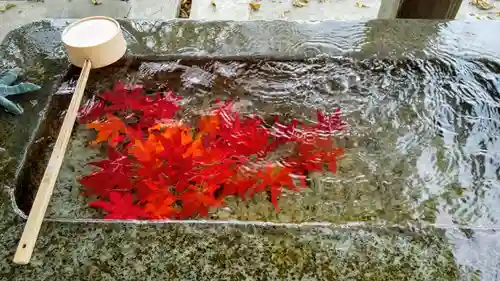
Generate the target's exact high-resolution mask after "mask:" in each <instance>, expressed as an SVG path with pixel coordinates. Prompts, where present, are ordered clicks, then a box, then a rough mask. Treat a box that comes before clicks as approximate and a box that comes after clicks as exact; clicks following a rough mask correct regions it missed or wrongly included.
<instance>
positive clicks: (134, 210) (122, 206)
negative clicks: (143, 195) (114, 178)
mask: <svg viewBox="0 0 500 281" xmlns="http://www.w3.org/2000/svg"><path fill="white" fill-rule="evenodd" d="M109 200H110V201H104V200H96V201H92V202H90V203H89V206H90V207H94V208H100V209H103V210H104V211H106V212H107V213H108V214H107V215H106V216H105V217H104V218H105V219H109V220H113V219H114V220H117V219H126V220H127V219H138V218H149V217H150V215H149V214H148V213H147V212H145V211H144V210H143V209H141V208H140V207H138V206H137V205H134V204H133V202H134V200H133V198H132V194H131V193H123V194H122V193H120V192H116V191H112V192H110V193H109Z"/></svg>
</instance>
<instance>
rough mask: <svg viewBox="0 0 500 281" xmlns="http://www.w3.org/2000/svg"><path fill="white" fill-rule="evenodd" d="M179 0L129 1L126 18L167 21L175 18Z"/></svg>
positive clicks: (177, 13)
mask: <svg viewBox="0 0 500 281" xmlns="http://www.w3.org/2000/svg"><path fill="white" fill-rule="evenodd" d="M180 3H181V1H180V0H161V1H158V0H134V1H130V5H131V9H130V13H129V14H128V16H127V17H128V18H131V19H149V20H160V19H163V20H168V19H174V18H177V17H178V15H179V9H180Z"/></svg>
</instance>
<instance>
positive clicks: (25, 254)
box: [14, 16, 127, 264]
mask: <svg viewBox="0 0 500 281" xmlns="http://www.w3.org/2000/svg"><path fill="white" fill-rule="evenodd" d="M62 42H63V44H64V46H65V47H66V50H67V52H68V58H69V61H70V62H71V63H72V64H73V65H75V66H78V67H81V68H82V71H81V73H80V77H79V78H78V82H77V84H76V88H75V92H74V93H73V97H72V98H71V103H70V104H69V107H68V110H67V112H66V116H65V117H64V121H63V124H62V127H61V130H60V131H59V135H58V137H57V141H56V144H55V146H54V149H53V150H52V154H51V155H50V159H49V163H48V164H47V167H46V168H45V172H44V174H43V178H42V181H41V182H40V186H39V187H38V191H37V193H36V197H35V200H34V202H33V206H32V208H31V211H30V214H29V217H28V221H27V223H26V225H25V227H24V231H23V234H22V236H21V239H20V241H19V244H18V247H17V250H16V253H15V255H14V263H17V264H27V263H29V261H30V259H31V255H32V253H33V249H34V247H35V243H36V240H37V238H38V233H39V232H40V227H41V225H42V222H43V219H44V217H45V212H46V210H47V206H48V205H49V201H50V198H51V196H52V192H53V190H54V185H55V183H56V180H57V177H58V175H59V170H60V169H61V165H62V162H63V159H64V155H65V153H66V148H67V146H68V142H69V139H70V137H71V131H72V129H73V126H74V124H75V120H76V117H77V114H78V108H79V106H80V103H81V101H82V97H83V93H84V90H85V85H86V84H87V79H88V77H89V73H90V69H93V68H100V67H105V66H108V65H110V64H112V63H114V62H116V61H118V60H119V59H120V58H121V57H122V56H123V55H124V54H125V52H126V50H127V44H126V42H125V39H124V38H123V33H122V30H121V27H120V24H119V23H118V22H117V21H116V20H114V19H111V18H108V17H100V16H98V17H88V18H83V19H80V20H78V21H76V22H74V23H72V24H70V25H69V26H68V27H66V28H65V29H64V31H63V33H62Z"/></svg>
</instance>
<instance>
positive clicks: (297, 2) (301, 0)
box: [292, 0, 309, 8]
mask: <svg viewBox="0 0 500 281" xmlns="http://www.w3.org/2000/svg"><path fill="white" fill-rule="evenodd" d="M307 3H309V0H293V1H292V6H294V7H297V8H302V7H305V6H307Z"/></svg>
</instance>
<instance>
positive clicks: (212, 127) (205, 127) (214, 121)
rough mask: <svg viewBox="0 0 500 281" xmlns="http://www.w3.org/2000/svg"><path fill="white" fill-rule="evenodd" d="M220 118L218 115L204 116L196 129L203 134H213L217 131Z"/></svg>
mask: <svg viewBox="0 0 500 281" xmlns="http://www.w3.org/2000/svg"><path fill="white" fill-rule="evenodd" d="M219 126H220V118H219V115H205V116H202V117H201V118H200V120H199V121H198V128H199V129H200V132H203V133H213V132H216V131H217V130H219Z"/></svg>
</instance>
